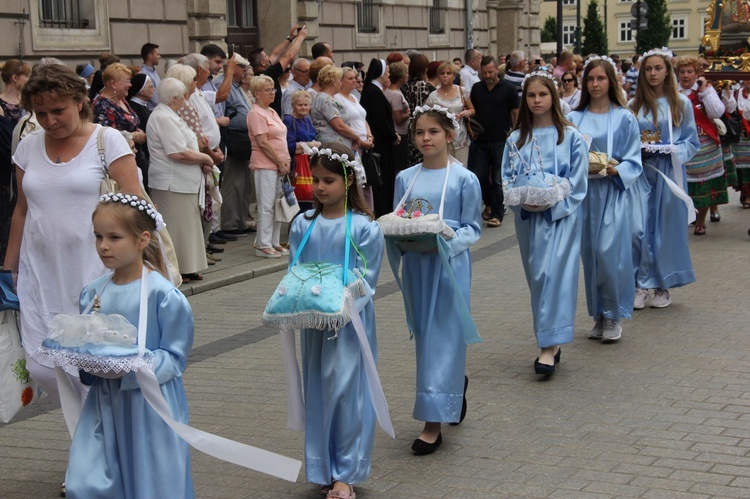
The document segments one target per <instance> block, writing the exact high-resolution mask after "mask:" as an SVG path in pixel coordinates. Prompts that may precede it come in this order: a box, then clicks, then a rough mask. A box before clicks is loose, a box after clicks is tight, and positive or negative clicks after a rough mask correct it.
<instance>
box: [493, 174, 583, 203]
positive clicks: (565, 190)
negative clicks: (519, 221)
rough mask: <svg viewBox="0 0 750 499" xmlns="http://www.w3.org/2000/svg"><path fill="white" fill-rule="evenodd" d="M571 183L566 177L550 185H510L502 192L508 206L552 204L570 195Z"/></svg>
mask: <svg viewBox="0 0 750 499" xmlns="http://www.w3.org/2000/svg"><path fill="white" fill-rule="evenodd" d="M570 189H571V184H570V181H569V180H568V179H561V181H559V182H558V183H556V184H555V185H553V186H551V187H533V186H530V185H524V186H518V187H511V188H509V189H506V190H505V192H504V195H505V203H506V204H507V205H508V206H521V205H530V206H547V207H550V206H554V205H555V204H557V203H559V202H560V201H563V200H564V199H567V198H568V196H570Z"/></svg>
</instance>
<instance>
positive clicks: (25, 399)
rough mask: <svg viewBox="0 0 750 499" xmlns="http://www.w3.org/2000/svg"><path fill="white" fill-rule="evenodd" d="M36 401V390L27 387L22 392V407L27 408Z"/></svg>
mask: <svg viewBox="0 0 750 499" xmlns="http://www.w3.org/2000/svg"><path fill="white" fill-rule="evenodd" d="M33 399H34V389H33V388H31V387H30V386H27V387H26V388H24V389H23V391H22V392H21V407H26V406H27V405H29V404H30V403H31V401H32V400H33Z"/></svg>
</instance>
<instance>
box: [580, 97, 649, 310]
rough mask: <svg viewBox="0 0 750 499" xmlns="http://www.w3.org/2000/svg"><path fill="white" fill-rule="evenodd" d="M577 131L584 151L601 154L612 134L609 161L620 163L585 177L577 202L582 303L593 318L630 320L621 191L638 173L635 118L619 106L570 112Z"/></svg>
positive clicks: (626, 203)
mask: <svg viewBox="0 0 750 499" xmlns="http://www.w3.org/2000/svg"><path fill="white" fill-rule="evenodd" d="M568 119H570V120H571V121H572V122H573V123H575V124H576V125H577V126H578V130H579V131H580V132H581V133H582V134H584V135H585V136H586V135H587V136H590V137H591V139H592V142H591V146H590V150H592V151H599V152H607V134H608V130H609V129H610V125H611V130H612V151H611V152H610V155H611V157H613V158H615V159H616V160H617V161H619V162H620V164H619V165H617V167H616V168H617V173H618V175H616V176H611V177H610V176H606V177H602V176H599V177H590V178H589V185H588V191H587V192H586V197H585V198H584V199H583V205H582V206H581V215H582V216H583V232H582V239H581V260H582V261H583V275H584V282H585V283H586V304H587V306H588V312H589V315H590V316H591V317H593V318H594V319H595V320H596V319H598V318H599V317H601V316H604V317H607V318H609V319H614V320H616V321H618V322H619V321H620V320H621V319H630V317H631V315H632V313H633V302H634V300H635V281H634V280H633V259H632V250H631V245H632V243H631V237H630V228H631V226H632V221H631V207H630V201H631V200H630V198H629V197H628V196H627V194H626V193H627V190H628V189H630V188H631V187H632V186H633V184H635V182H636V180H638V177H639V176H640V175H641V173H642V172H643V166H642V165H641V139H640V137H641V131H640V129H639V128H638V121H637V120H636V119H635V115H634V114H633V113H632V112H631V111H630V110H629V109H625V108H622V107H613V108H612V109H611V111H610V112H608V113H603V114H597V113H591V112H585V111H584V112H581V111H573V112H572V113H570V115H568Z"/></svg>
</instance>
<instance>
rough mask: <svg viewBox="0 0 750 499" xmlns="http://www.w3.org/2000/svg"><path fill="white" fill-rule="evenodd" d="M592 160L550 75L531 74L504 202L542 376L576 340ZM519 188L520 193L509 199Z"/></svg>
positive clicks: (508, 149)
mask: <svg viewBox="0 0 750 499" xmlns="http://www.w3.org/2000/svg"><path fill="white" fill-rule="evenodd" d="M588 154H589V152H588V146H587V145H586V142H585V141H584V140H583V136H582V135H581V133H580V132H579V131H578V130H576V128H575V127H574V126H573V124H572V123H571V122H569V121H568V120H566V119H565V117H564V116H563V114H562V111H561V109H560V98H559V96H558V93H557V87H556V86H555V82H554V80H553V79H552V77H551V76H550V75H549V73H546V72H534V73H529V74H528V75H526V77H525V78H524V81H523V93H522V95H521V106H520V108H519V111H518V119H516V123H515V127H514V130H513V132H512V133H511V134H510V136H509V137H508V141H507V142H506V143H505V152H504V155H503V167H502V175H503V186H504V189H507V190H506V200H507V202H508V204H509V205H510V206H511V208H512V210H513V213H514V214H515V216H514V220H515V226H516V237H517V238H518V247H519V249H520V250H521V260H522V262H523V270H524V272H525V274H526V281H527V282H528V284H529V290H530V291H531V311H532V314H533V317H534V333H535V335H536V341H537V346H538V347H539V348H540V349H541V351H540V353H539V357H537V359H536V360H535V361H534V371H535V372H536V373H537V374H541V375H543V376H550V375H552V374H554V372H555V364H557V363H558V362H559V361H560V345H562V344H564V343H570V342H572V341H573V329H574V327H575V315H576V302H577V299H578V267H579V263H578V260H579V258H580V256H581V225H582V224H581V222H582V217H581V210H580V209H579V208H580V206H581V203H582V202H583V199H584V197H585V196H586V187H587V183H588V181H587V175H588V167H589V162H588ZM539 179H544V180H543V181H542V183H539V182H537V180H539ZM545 186H547V187H545ZM515 189H520V191H516V192H512V191H514V190H515ZM519 192H522V193H523V195H522V194H518V193H519ZM515 198H518V202H516V199H515ZM545 198H546V199H545ZM537 199H539V200H542V201H536V200H537Z"/></svg>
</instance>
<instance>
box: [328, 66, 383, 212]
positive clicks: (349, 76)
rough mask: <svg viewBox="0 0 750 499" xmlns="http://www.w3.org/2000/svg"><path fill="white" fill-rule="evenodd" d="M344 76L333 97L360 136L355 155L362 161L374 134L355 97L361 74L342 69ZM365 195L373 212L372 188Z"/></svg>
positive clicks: (366, 186) (366, 189)
mask: <svg viewBox="0 0 750 499" xmlns="http://www.w3.org/2000/svg"><path fill="white" fill-rule="evenodd" d="M341 69H342V70H343V74H342V76H341V88H340V89H339V91H338V93H337V94H336V95H334V96H333V98H334V99H336V101H337V102H339V103H341V105H342V106H344V107H345V108H346V111H347V115H348V116H349V120H348V121H347V123H346V124H347V125H349V127H351V129H352V130H354V131H355V132H356V133H357V135H359V140H360V143H359V150H357V151H355V153H354V154H355V155H356V156H357V157H358V158H359V160H360V161H362V153H363V152H364V150H369V149H372V146H373V142H372V140H373V139H372V132H371V131H370V125H369V124H368V123H367V111H365V108H363V107H362V105H361V104H360V103H359V99H357V98H356V97H354V93H353V92H354V91H356V89H357V79H358V78H359V74H358V73H357V71H356V70H355V69H353V68H346V67H345V68H341ZM362 191H363V193H364V195H365V201H366V202H367V205H368V206H369V207H370V209H371V210H374V209H375V205H374V203H373V200H372V187H370V186H369V185H365V187H363V188H362Z"/></svg>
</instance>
